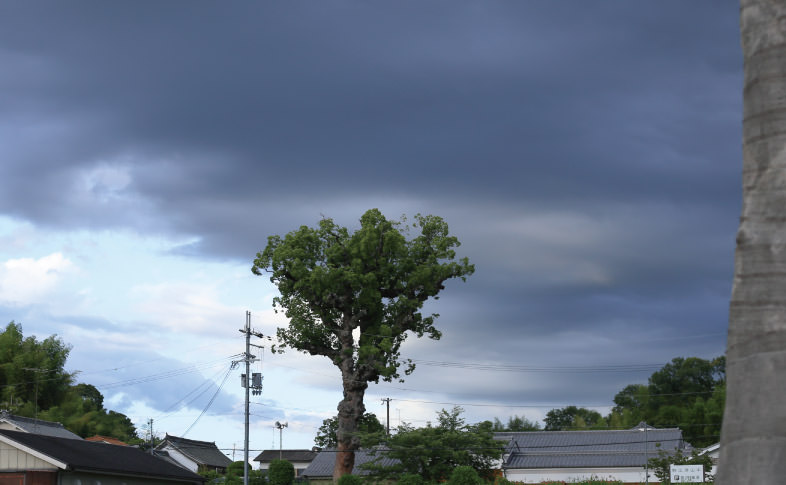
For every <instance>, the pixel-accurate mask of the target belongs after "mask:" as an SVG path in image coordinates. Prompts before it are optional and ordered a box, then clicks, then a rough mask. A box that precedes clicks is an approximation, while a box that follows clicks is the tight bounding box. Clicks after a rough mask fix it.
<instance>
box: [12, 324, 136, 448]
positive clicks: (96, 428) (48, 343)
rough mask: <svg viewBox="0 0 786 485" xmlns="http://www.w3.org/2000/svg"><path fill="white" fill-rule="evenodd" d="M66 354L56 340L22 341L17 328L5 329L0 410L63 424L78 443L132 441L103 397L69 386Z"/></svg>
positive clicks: (132, 433)
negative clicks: (85, 440)
mask: <svg viewBox="0 0 786 485" xmlns="http://www.w3.org/2000/svg"><path fill="white" fill-rule="evenodd" d="M70 351H71V346H70V345H67V344H65V343H64V342H63V341H62V340H60V339H59V338H58V337H57V336H56V335H52V336H49V337H47V338H45V339H44V340H40V341H39V340H37V339H36V338H35V337H27V338H25V337H24V336H23V334H22V326H21V325H20V324H18V323H15V322H11V323H9V324H8V325H7V326H6V327H5V330H3V332H0V385H2V387H1V388H0V389H2V396H3V401H4V406H5V407H6V408H8V409H10V410H11V411H12V412H13V413H14V414H17V415H19V416H26V417H34V416H38V418H40V419H44V420H49V421H56V422H59V423H62V424H63V426H65V427H66V428H67V429H68V430H70V431H72V432H74V433H76V434H78V435H79V436H81V437H83V438H86V437H88V436H93V435H96V434H99V435H103V436H111V437H113V438H117V439H119V440H122V441H125V442H134V441H137V440H138V438H137V434H136V428H135V427H134V425H133V423H132V422H131V420H130V419H128V417H127V416H125V415H124V414H121V413H117V412H115V411H111V410H106V409H104V396H103V395H101V392H99V391H98V389H96V388H95V387H94V386H92V385H90V384H84V383H80V384H76V385H71V383H72V382H73V378H74V375H75V374H74V373H69V372H66V370H65V364H66V359H67V358H68V354H69V352H70ZM36 387H37V390H36ZM36 396H37V404H36Z"/></svg>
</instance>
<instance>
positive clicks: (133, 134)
mask: <svg viewBox="0 0 786 485" xmlns="http://www.w3.org/2000/svg"><path fill="white" fill-rule="evenodd" d="M568 6H570V10H569V11H570V15H565V12H564V11H562V10H561V9H555V8H549V7H547V6H546V4H541V3H535V4H512V3H498V4H491V5H486V4H484V5H472V4H467V5H462V6H456V5H455V4H450V5H449V6H448V5H447V4H444V5H441V6H439V4H432V5H429V6H423V5H421V4H418V3H410V4H396V5H395V6H393V5H388V6H380V7H377V8H371V7H369V6H367V5H359V4H344V3H342V4H331V5H329V6H325V5H323V6H312V5H307V4H300V5H295V6H292V5H291V4H287V5H286V6H284V5H283V4H280V5H272V6H271V5H266V6H264V7H262V6H258V5H257V6H253V5H251V6H250V5H242V4H235V5H233V6H231V7H227V6H226V5H221V6H218V5H210V4H198V5H190V8H188V9H185V8H177V6H176V5H174V4H170V5H168V6H158V5H155V4H149V5H132V4H126V5H118V4H109V5H105V4H101V3H86V4H80V5H79V6H74V5H61V4H56V3H52V4H36V5H34V6H32V7H30V6H27V5H15V6H8V5H6V6H5V7H4V10H6V12H5V13H6V15H4V18H5V19H6V22H7V23H8V24H9V25H6V26H4V28H3V32H4V33H3V34H2V41H3V45H4V46H5V48H4V50H3V52H4V53H5V56H6V57H7V58H9V61H10V64H9V63H7V64H6V65H7V66H9V67H10V68H9V69H8V70H7V72H6V74H5V76H4V82H3V84H4V87H5V88H6V89H5V92H6V93H8V94H7V96H8V98H9V100H10V101H11V103H10V106H11V108H10V109H9V117H8V118H7V119H11V120H18V121H21V122H22V124H23V125H24V128H20V127H18V126H17V127H16V129H18V130H20V131H22V132H23V133H22V134H23V135H25V134H26V135H28V136H29V137H30V139H24V138H25V137H24V136H23V137H22V138H23V139H22V140H21V143H23V144H24V145H22V146H21V147H18V148H8V151H9V152H10V153H8V154H7V155H6V158H9V157H10V160H12V161H13V162H14V163H10V164H8V165H7V167H8V168H7V169H6V171H5V172H6V175H7V176H8V179H9V180H12V179H15V180H17V181H19V182H20V183H19V184H15V185H14V186H15V187H18V190H15V191H10V192H11V194H9V195H8V198H7V199H6V201H5V203H4V206H6V207H7V209H6V210H11V211H13V212H17V213H19V214H20V215H25V216H30V217H35V218H40V219H42V220H47V219H49V220H48V221H47V222H50V223H52V222H55V220H53V219H57V220H60V219H61V214H58V213H57V211H52V212H54V213H53V214H51V217H47V214H46V212H47V211H45V210H43V209H39V212H32V211H34V210H35V208H36V207H39V205H43V204H46V205H47V206H48V207H50V208H51V207H52V203H53V202H59V203H61V204H63V203H64V204H65V205H66V207H69V206H72V205H75V202H74V201H73V199H72V198H73V196H74V194H73V190H69V187H68V185H69V182H73V181H74V178H75V177H76V175H75V172H76V171H77V170H78V168H83V169H87V168H89V167H92V166H95V165H96V164H99V163H101V162H102V161H104V162H110V163H121V164H122V163H123V161H122V160H123V158H124V157H132V158H134V159H136V158H138V159H140V160H139V163H135V162H130V163H132V164H133V165H134V167H135V169H134V170H132V175H133V179H134V182H133V184H132V185H130V186H129V187H128V191H130V192H132V193H137V194H139V195H140V196H141V197H142V198H144V199H145V200H149V201H152V202H153V207H158V208H160V209H165V210H166V211H167V212H168V213H169V212H170V211H171V213H172V218H171V220H170V221H169V222H170V223H171V224H173V226H174V229H181V230H188V231H197V232H198V233H200V234H201V233H202V231H200V229H202V230H204V228H205V227H208V226H209V225H210V223H211V222H213V221H212V220H211V219H207V218H206V219H204V220H202V219H200V218H196V220H195V221H193V222H192V224H193V226H194V227H190V226H189V224H188V222H189V220H190V219H191V218H193V217H194V216H193V215H190V216H186V217H185V219H186V220H185V221H183V220H182V216H181V214H183V213H185V214H188V213H189V211H190V208H191V204H193V203H195V202H197V201H199V200H212V201H222V202H224V203H228V204H230V205H237V206H240V205H242V204H243V203H244V202H247V201H248V199H249V198H250V199H251V201H252V202H256V203H257V204H260V205H262V206H263V207H270V206H271V205H273V202H272V201H271V200H269V199H267V200H266V199H265V198H263V197H259V195H257V194H261V193H263V194H276V195H279V196H280V195H286V194H291V193H292V192H293V191H294V192H296V193H298V194H301V195H302V196H303V197H306V198H313V197H326V196H327V197H330V198H331V199H335V198H336V197H338V196H339V195H338V194H340V193H341V192H343V190H338V191H337V190H336V188H337V187H339V188H345V187H346V188H347V189H349V188H351V189H352V190H353V192H355V193H361V194H362V193H366V194H374V193H379V192H388V193H402V192H403V193H405V194H411V195H419V194H429V195H430V194H435V193H436V194H439V195H440V196H441V197H450V196H454V195H455V194H468V195H470V196H474V197H487V196H488V195H489V194H492V195H493V196H494V197H495V198H499V199H501V200H506V199H521V198H522V197H524V198H527V199H532V200H536V201H542V202H543V203H549V204H551V203H575V202H576V201H582V200H585V199H590V200H609V199H611V200H619V199H626V200H631V199H633V200H636V199H641V198H657V199H661V198H664V197H668V198H670V199H673V200H674V201H675V202H686V201H688V202H690V201H700V200H701V199H706V200H705V201H704V203H714V204H718V203H725V204H726V205H731V204H730V203H729V202H727V201H726V197H725V195H726V194H727V193H728V192H730V191H731V190H732V189H731V187H732V186H733V185H732V182H731V181H730V179H731V177H728V176H727V177H722V176H718V177H713V179H714V180H713V181H712V182H711V183H710V182H708V181H707V177H706V173H707V171H708V170H710V169H711V170H712V171H713V172H714V173H715V174H716V175H724V174H726V175H728V174H729V171H730V170H731V168H730V167H729V163H723V162H724V161H729V160H735V159H736V158H735V157H733V156H732V155H734V154H736V152H738V149H737V148H736V145H734V144H730V145H729V146H727V147H725V148H731V150H726V154H723V152H721V151H718V153H713V151H714V150H712V149H709V150H708V149H707V147H706V144H704V143H699V142H697V141H694V140H696V139H697V136H696V135H697V134H700V135H702V136H701V137H698V138H699V139H706V138H714V139H715V140H725V139H727V137H726V136H723V135H725V133H723V132H719V130H724V129H727V125H726V124H725V123H723V122H728V121H730V118H731V117H733V116H734V115H735V114H736V111H737V110H736V109H735V108H736V107H737V104H738V100H737V99H733V98H732V99H729V96H728V91H727V90H726V89H724V88H725V87H726V86H728V85H734V83H736V82H738V71H737V70H736V67H737V66H736V60H737V58H738V56H736V54H737V49H736V45H735V43H736V36H735V35H734V32H735V29H734V24H733V23H731V21H732V20H734V16H733V15H731V14H730V13H729V12H727V11H725V10H723V9H721V8H720V7H719V6H717V4H712V3H709V2H705V3H697V4H692V6H690V7H684V6H683V8H681V9H680V10H681V11H680V14H679V15H676V13H675V12H674V11H673V9H670V8H667V7H666V6H665V5H664V4H657V6H656V5H655V4H652V5H650V6H638V5H636V6H632V5H631V6H620V5H612V4H608V5H605V6H600V7H599V6H597V5H592V6H589V5H586V4H582V3H575V4H564V6H563V8H565V9H568V8H569V7H568ZM80 7H81V8H80ZM17 9H25V10H28V11H26V12H16V11H14V10H17ZM686 9H687V10H686ZM31 10H32V11H31ZM691 15H695V16H700V17H701V18H702V22H701V23H702V25H703V28H702V29H701V31H700V32H699V31H697V29H694V28H693V25H694V24H693V23H691V22H688V21H686V20H685V19H686V18H691ZM707 17H709V18H710V19H712V20H713V21H712V22H708V21H706V18H707ZM33 19H35V20H36V22H35V25H36V26H37V30H35V31H32V32H31V30H30V29H29V28H28V27H27V25H29V23H28V22H26V21H30V22H32V21H33ZM729 32H731V33H729ZM720 42H722V43H720ZM707 83H712V85H711V86H707ZM26 120H28V124H24V121H26ZM705 120H706V121H705ZM48 124H51V125H54V126H47V125H48ZM39 125H41V126H39ZM25 128H26V129H25ZM47 130H48V131H47ZM52 132H54V133H52ZM36 134H38V135H39V136H40V137H44V136H47V135H49V136H54V137H55V140H54V142H55V143H52V144H49V143H43V144H42V143H41V142H40V141H39V140H38V139H37V138H39V137H36V136H35V135H36ZM47 138H48V137H47ZM41 145H44V146H41ZM31 149H33V151H32V152H31V151H30V150H31ZM16 150H18V151H20V152H21V153H15V151H16ZM722 154H723V156H721V155H722ZM716 155H717V156H716ZM23 162H24V163H23ZM145 162H147V163H145ZM34 169H35V173H36V175H37V177H36V178H35V179H34V178H32V177H30V176H27V174H30V173H31V172H32V171H33V170H34ZM36 181H37V183H34V182H36ZM63 185H65V187H64V186H63ZM702 185H704V186H706V187H702ZM14 186H12V187H14ZM57 186H59V188H60V190H55V188H56V187H57ZM337 192H338V194H337ZM7 193H8V192H7ZM699 194H700V195H699ZM12 195H17V196H21V197H23V198H22V199H21V200H20V198H18V197H17V198H13V197H12ZM42 195H44V197H42ZM34 197H35V198H34ZM35 201H39V202H38V203H36V202H35ZM555 201H556V202H555ZM12 202H14V203H13V204H12ZM20 202H25V203H20ZM23 208H24V209H23ZM79 208H82V207H79ZM84 209H86V210H84V211H83V212H84V215H83V217H84V218H85V221H82V223H83V224H86V223H87V220H90V219H93V216H95V214H91V212H95V211H91V210H89V209H87V208H84ZM278 209H285V208H278ZM178 216H181V217H178ZM102 219H104V221H103V223H104V224H112V225H114V224H122V222H118V221H110V220H108V219H109V217H108V215H105V216H104V217H102ZM74 222H79V221H74ZM180 224H182V226H180Z"/></svg>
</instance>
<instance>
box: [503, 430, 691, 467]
mask: <svg viewBox="0 0 786 485" xmlns="http://www.w3.org/2000/svg"><path fill="white" fill-rule="evenodd" d="M644 428H645V427H644V426H642V427H641V428H638V427H637V428H633V429H626V430H583V431H529V432H509V433H495V435H494V437H495V438H496V439H499V440H504V441H508V446H507V448H506V454H507V458H506V459H505V462H504V463H503V468H563V467H566V468H569V467H595V466H643V465H644V464H645V463H646V462H647V459H648V458H653V457H655V456H657V455H658V452H659V451H665V452H667V453H672V452H674V451H675V450H677V449H686V448H689V446H688V445H687V444H686V443H685V442H684V441H683V440H682V431H681V430H680V429H679V428H664V429H656V428H652V427H646V432H645V431H644Z"/></svg>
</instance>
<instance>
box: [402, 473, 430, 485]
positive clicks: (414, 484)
mask: <svg viewBox="0 0 786 485" xmlns="http://www.w3.org/2000/svg"><path fill="white" fill-rule="evenodd" d="M396 483H398V485H426V483H428V482H426V480H424V479H423V477H421V476H420V475H416V474H414V473H402V474H401V475H400V476H399V477H398V481H396Z"/></svg>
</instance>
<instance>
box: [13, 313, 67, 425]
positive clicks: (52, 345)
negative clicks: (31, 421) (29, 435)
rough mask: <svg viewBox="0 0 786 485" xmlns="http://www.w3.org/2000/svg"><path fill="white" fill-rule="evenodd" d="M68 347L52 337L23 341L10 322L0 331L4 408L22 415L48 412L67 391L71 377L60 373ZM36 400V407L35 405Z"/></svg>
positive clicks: (18, 331) (25, 339)
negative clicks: (44, 410)
mask: <svg viewBox="0 0 786 485" xmlns="http://www.w3.org/2000/svg"><path fill="white" fill-rule="evenodd" d="M70 352H71V347H70V346H69V345H66V344H64V343H63V341H62V340H60V339H59V338H58V337H57V336H56V335H52V336H50V337H47V338H46V339H44V340H40V341H39V340H37V339H36V338H35V337H27V338H24V337H23V335H22V325H21V324H18V323H15V322H13V321H12V322H11V323H9V324H8V325H7V326H6V328H5V330H4V331H3V332H0V389H2V392H1V394H0V395H2V400H3V401H4V402H5V403H6V404H5V405H6V406H8V407H9V408H11V409H14V412H16V413H17V414H20V415H23V416H33V415H34V414H35V412H36V409H37V410H39V411H40V410H42V409H49V408H50V407H52V406H54V405H56V404H57V403H59V402H60V401H61V400H62V399H63V398H64V397H65V394H66V393H67V392H68V389H69V386H70V385H71V382H72V380H73V375H72V374H69V373H68V372H66V371H65V370H64V366H65V362H66V359H67V358H68V354H69V353H70ZM36 399H37V404H36Z"/></svg>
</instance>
